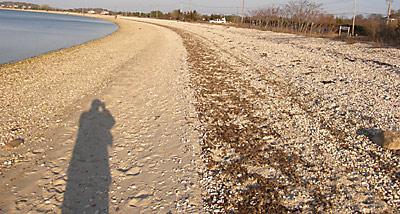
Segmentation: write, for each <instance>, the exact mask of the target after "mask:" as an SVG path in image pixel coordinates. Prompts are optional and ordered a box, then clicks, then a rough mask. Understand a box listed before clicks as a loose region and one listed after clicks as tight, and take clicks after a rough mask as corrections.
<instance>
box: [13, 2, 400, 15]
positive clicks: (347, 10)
mask: <svg viewBox="0 0 400 214" xmlns="http://www.w3.org/2000/svg"><path fill="white" fill-rule="evenodd" d="M17 1H25V2H32V3H36V4H49V5H50V6H53V7H59V8H79V7H100V8H106V9H111V10H116V11H141V12H148V11H151V10H161V11H172V10H174V9H178V8H182V9H183V10H190V9H192V10H197V11H199V12H201V13H207V14H209V13H218V14H238V13H239V11H240V9H239V8H240V7H241V2H242V0H17ZM288 1H289V0H280V1H279V0H245V8H246V11H251V10H255V9H258V8H263V7H268V6H271V5H282V4H285V3H286V2H288ZM314 1H315V2H317V3H321V4H322V5H323V8H324V9H325V11H327V12H329V13H331V14H335V15H339V16H340V15H343V16H347V15H350V14H352V11H353V1H352V0H314ZM357 2H358V6H357V8H358V9H357V11H358V13H359V14H364V15H368V14H372V13H380V14H385V13H386V10H387V4H386V0H357ZM393 8H394V9H396V10H398V9H400V0H394V5H393Z"/></svg>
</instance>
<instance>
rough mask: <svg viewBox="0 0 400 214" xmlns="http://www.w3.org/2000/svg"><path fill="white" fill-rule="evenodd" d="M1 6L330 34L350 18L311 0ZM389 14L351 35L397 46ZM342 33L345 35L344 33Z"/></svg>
mask: <svg viewBox="0 0 400 214" xmlns="http://www.w3.org/2000/svg"><path fill="white" fill-rule="evenodd" d="M0 5H1V6H3V7H4V6H5V7H15V6H16V5H17V6H18V8H20V9H21V8H23V9H25V8H27V9H32V10H35V9H39V10H55V11H65V12H78V13H82V12H83V13H87V12H89V11H95V12H96V13H101V12H103V11H108V12H109V15H123V16H135V17H148V18H159V19H169V20H180V21H188V22H204V21H208V20H212V19H221V18H224V17H225V18H226V20H227V21H228V22H230V23H232V24H236V25H238V26H242V27H250V28H258V29H262V30H271V31H277V32H289V33H299V34H307V35H310V34H312V35H315V36H329V37H334V36H336V35H337V34H338V31H339V27H340V26H348V27H351V26H352V19H351V18H348V17H337V16H334V15H330V14H328V13H327V12H325V11H324V10H323V9H322V6H323V5H322V4H319V3H316V2H314V1H313V0H292V1H290V2H289V3H287V4H285V5H281V6H271V7H266V8H262V9H258V10H253V11H250V12H249V13H248V14H247V15H246V16H245V17H243V19H242V17H240V16H237V15H228V16H225V15H217V14H211V15H204V14H200V13H198V12H197V11H196V10H193V11H186V12H184V11H181V10H174V11H171V12H166V13H165V12H162V11H151V12H148V13H143V12H121V11H119V12H116V11H110V10H107V9H103V8H75V9H67V10H65V9H57V8H52V7H50V6H49V5H37V4H31V3H24V2H0ZM391 14H392V15H391V16H390V17H384V16H382V15H381V14H371V15H369V16H367V17H364V16H362V15H358V16H357V17H356V26H355V34H356V35H357V36H356V37H352V39H359V40H366V41H374V42H379V43H384V44H390V45H396V46H400V10H398V11H392V13H391ZM343 35H346V33H344V34H343Z"/></svg>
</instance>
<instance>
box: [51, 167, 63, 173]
mask: <svg viewBox="0 0 400 214" xmlns="http://www.w3.org/2000/svg"><path fill="white" fill-rule="evenodd" d="M62 171H63V169H61V168H59V167H54V168H52V169H51V172H53V173H54V174H60V173H61V172H62Z"/></svg>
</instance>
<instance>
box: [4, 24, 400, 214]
mask: <svg viewBox="0 0 400 214" xmlns="http://www.w3.org/2000/svg"><path fill="white" fill-rule="evenodd" d="M116 22H117V24H118V25H119V26H120V29H119V31H117V32H116V33H114V34H112V35H110V36H108V37H106V38H103V39H99V40H96V41H92V42H89V43H86V44H83V45H80V46H77V47H74V48H70V49H65V50H61V51H57V52H54V53H50V54H46V55H43V56H39V57H37V58H33V59H29V60H25V61H22V62H19V63H15V64H10V65H5V66H2V67H0V69H1V72H0V137H1V144H2V149H1V150H0V158H1V159H0V164H1V171H0V176H1V181H2V182H1V183H2V184H1V185H0V212H5V213H10V212H11V213H15V212H23V213H27V212H29V211H31V212H33V213H35V212H39V213H58V212H62V213H83V212H90V213H96V212H97V213H152V212H156V213H168V212H172V213H175V212H182V213H199V212H200V213H201V212H206V213H208V212H210V213H214V212H220V213H243V212H244V213H320V212H321V213H324V212H327V213H397V212H398V210H399V208H400V192H399V185H400V171H399V164H400V153H399V151H398V149H400V143H399V141H398V140H397V141H396V139H400V136H399V131H400V127H399V124H400V111H398V109H399V107H400V94H399V91H400V77H399V74H400V69H399V68H400V57H399V56H400V51H399V50H398V49H392V48H375V47H371V46H370V45H368V44H346V43H344V42H339V41H333V40H328V39H321V38H309V37H303V36H298V35H291V34H284V33H273V32H267V31H259V30H254V29H242V28H234V27H230V26H223V25H209V24H196V23H185V22H176V21H166V20H155V19H140V18H126V17H123V18H119V19H117V20H116ZM378 133H380V134H381V135H382V136H386V135H384V134H386V133H391V134H392V135H391V136H392V138H390V139H391V140H392V141H391V142H390V143H392V144H391V145H392V147H390V148H389V147H388V146H384V145H382V144H380V143H379V142H378V141H376V137H379V136H381V135H379V134H378ZM384 140H385V142H387V139H386V138H384ZM396 142H397V143H396ZM385 145H386V144H385ZM384 147H385V148H384ZM396 149H397V150H396ZM77 195H79V197H75V196H77ZM94 196H96V197H94Z"/></svg>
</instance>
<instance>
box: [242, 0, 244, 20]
mask: <svg viewBox="0 0 400 214" xmlns="http://www.w3.org/2000/svg"><path fill="white" fill-rule="evenodd" d="M243 22H244V0H242V23H243Z"/></svg>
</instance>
